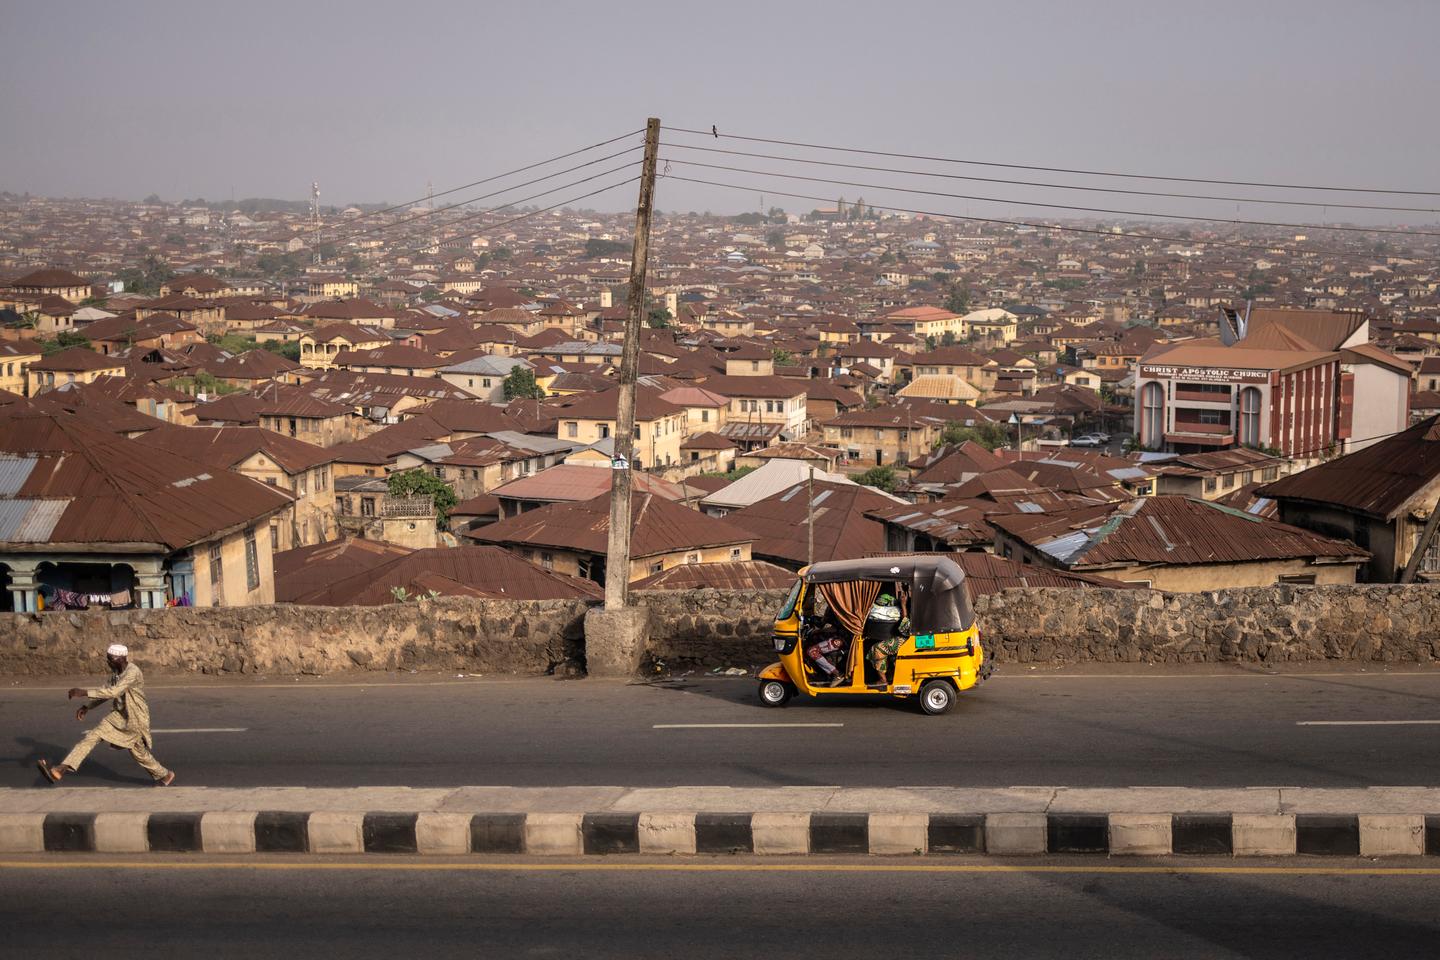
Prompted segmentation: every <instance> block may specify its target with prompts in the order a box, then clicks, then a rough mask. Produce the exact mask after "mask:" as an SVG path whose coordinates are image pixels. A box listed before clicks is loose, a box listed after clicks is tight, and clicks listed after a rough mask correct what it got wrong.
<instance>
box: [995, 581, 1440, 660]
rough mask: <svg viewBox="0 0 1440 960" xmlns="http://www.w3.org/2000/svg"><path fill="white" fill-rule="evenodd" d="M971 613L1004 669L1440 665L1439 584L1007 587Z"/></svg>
mask: <svg viewBox="0 0 1440 960" xmlns="http://www.w3.org/2000/svg"><path fill="white" fill-rule="evenodd" d="M975 607H976V612H977V614H978V615H979V617H980V629H981V631H982V642H984V643H985V644H986V645H987V646H988V647H989V648H990V649H992V650H993V651H994V652H995V656H996V660H997V661H998V662H1001V663H1004V662H1007V661H1008V662H1012V663H1056V662H1060V663H1077V662H1084V661H1098V662H1106V663H1110V662H1125V663H1218V662H1243V663H1281V662H1294V661H1305V660H1353V661H1366V662H1380V663H1399V662H1429V661H1434V660H1440V587H1435V586H1428V585H1415V586H1397V585H1394V584H1373V585H1372V584H1358V585H1355V586H1332V587H1291V586H1280V587H1249V588H1245V589H1237V590H1216V591H1213V592H1208V593H1157V592H1153V591H1149V590H1064V589H1055V588H1046V589H1033V590H1004V591H1001V592H1000V593H996V594H991V595H990V596H988V597H982V598H980V599H979V601H978V602H977V603H976V605H975Z"/></svg>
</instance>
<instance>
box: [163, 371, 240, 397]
mask: <svg viewBox="0 0 1440 960" xmlns="http://www.w3.org/2000/svg"><path fill="white" fill-rule="evenodd" d="M170 385H171V386H172V387H174V388H175V389H176V390H179V391H181V392H182V393H188V394H191V395H192V396H193V395H195V394H200V393H203V394H205V395H207V396H211V397H223V396H225V395H226V394H228V393H239V392H240V388H239V387H233V386H231V385H230V384H228V383H226V382H225V381H223V380H220V379H219V378H217V377H216V376H215V375H214V374H213V373H206V372H205V371H204V370H201V371H200V372H199V373H197V374H195V375H194V376H193V377H176V378H175V379H174V380H172V381H170Z"/></svg>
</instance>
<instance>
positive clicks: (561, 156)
mask: <svg viewBox="0 0 1440 960" xmlns="http://www.w3.org/2000/svg"><path fill="white" fill-rule="evenodd" d="M644 132H645V131H644V130H631V131H630V132H629V133H622V134H621V135H620V136H618V137H611V138H610V139H609V140H601V141H600V142H599V143H592V144H590V145H589V146H588V147H580V148H579V149H578V150H571V151H569V152H568V153H561V154H558V155H556V156H553V157H550V158H548V159H545V160H537V161H536V162H535V163H529V164H526V165H525V166H523V167H516V168H515V169H514V170H507V171H505V172H504V173H497V174H495V175H494V176H493V177H485V178H484V179H481V180H473V181H471V182H470V183H464V184H461V185H460V186H458V187H451V188H450V189H449V190H441V191H440V192H439V193H431V192H428V191H427V192H426V194H425V195H424V196H422V197H416V198H415V199H414V200H407V201H405V202H404V203H397V204H394V205H393V206H389V207H385V208H384V209H382V210H372V211H370V212H369V213H363V214H361V215H360V216H358V217H356V218H355V219H354V220H351V221H350V222H351V223H357V222H359V221H361V220H369V219H370V218H371V217H378V216H381V215H382V214H386V213H392V212H394V211H396V210H402V209H404V208H406V207H411V206H414V205H415V204H417V203H419V202H420V201H422V200H429V199H433V198H435V197H443V196H445V195H446V194H450V193H458V192H460V191H461V190H469V189H470V188H471V187H478V186H481V185H482V184H486V183H491V182H493V181H495V180H503V179H505V178H506V177H511V176H514V175H515V174H517V173H524V172H525V171H527V170H534V169H535V168H536V167H543V166H545V165H546V164H547V163H554V162H556V161H557V160H566V159H568V158H570V157H574V156H578V155H579V154H582V153H587V152H588V151H591V150H597V149H599V148H600V147H608V146H609V145H610V144H612V143H617V142H619V141H621V140H624V139H625V138H626V137H633V136H636V135H637V134H641V133H644Z"/></svg>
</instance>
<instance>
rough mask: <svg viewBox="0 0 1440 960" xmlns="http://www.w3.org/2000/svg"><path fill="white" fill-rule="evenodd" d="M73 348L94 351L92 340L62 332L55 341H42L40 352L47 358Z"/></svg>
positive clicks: (69, 332) (66, 331)
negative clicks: (91, 344)
mask: <svg viewBox="0 0 1440 960" xmlns="http://www.w3.org/2000/svg"><path fill="white" fill-rule="evenodd" d="M71 347H84V348H85V349H86V350H93V349H95V348H94V347H92V346H90V338H89V337H85V336H82V335H80V334H78V333H72V332H71V331H69V330H62V331H60V332H59V333H58V334H56V336H55V339H54V340H41V341H40V352H41V353H42V354H44V355H45V356H47V357H48V356H50V354H52V353H59V352H60V351H61V350H69V349H70V348H71Z"/></svg>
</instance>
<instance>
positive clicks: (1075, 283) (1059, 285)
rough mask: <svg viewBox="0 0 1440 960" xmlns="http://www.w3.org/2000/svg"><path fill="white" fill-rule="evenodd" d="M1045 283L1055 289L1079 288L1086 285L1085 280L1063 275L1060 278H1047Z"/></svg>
mask: <svg viewBox="0 0 1440 960" xmlns="http://www.w3.org/2000/svg"><path fill="white" fill-rule="evenodd" d="M1043 285H1044V286H1046V287H1050V288H1051V289H1053V290H1077V289H1079V288H1080V287H1083V286H1085V281H1084V280H1078V279H1076V278H1074V277H1062V278H1061V279H1059V280H1046V281H1044V282H1043Z"/></svg>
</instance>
